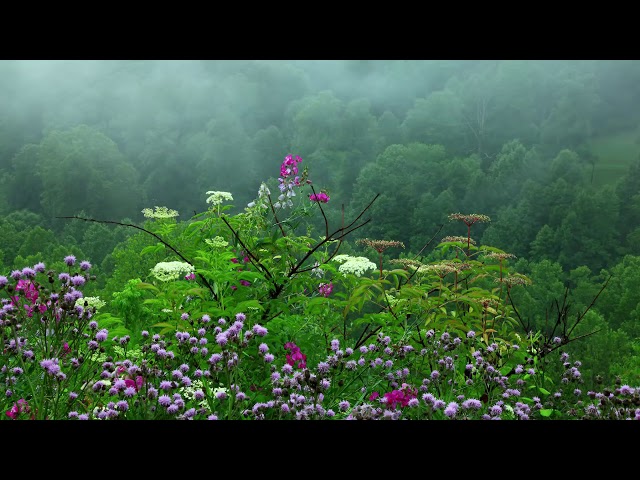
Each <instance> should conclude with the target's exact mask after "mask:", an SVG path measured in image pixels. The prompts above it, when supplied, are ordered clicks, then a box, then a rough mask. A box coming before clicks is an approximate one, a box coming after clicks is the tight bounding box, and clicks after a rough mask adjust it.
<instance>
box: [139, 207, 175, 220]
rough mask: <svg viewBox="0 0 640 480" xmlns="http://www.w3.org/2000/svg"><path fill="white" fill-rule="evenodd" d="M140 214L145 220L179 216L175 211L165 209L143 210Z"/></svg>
mask: <svg viewBox="0 0 640 480" xmlns="http://www.w3.org/2000/svg"><path fill="white" fill-rule="evenodd" d="M142 214H143V215H144V216H145V217H146V218H173V217H177V216H178V215H179V214H178V212H177V211H176V210H171V209H169V208H167V207H156V209H155V211H154V210H153V209H151V208H143V209H142Z"/></svg>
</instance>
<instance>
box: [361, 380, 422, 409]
mask: <svg viewBox="0 0 640 480" xmlns="http://www.w3.org/2000/svg"><path fill="white" fill-rule="evenodd" d="M379 396H380V394H379V393H378V392H373V393H372V394H371V396H370V397H369V400H370V401H373V400H375V399H376V398H378V397H379ZM417 397H418V390H417V389H415V388H412V387H411V386H410V385H408V384H406V383H403V384H402V388H400V389H398V390H392V391H390V392H387V393H385V394H384V395H383V398H384V401H385V403H386V405H387V408H389V409H390V410H395V409H396V407H397V406H398V405H399V406H401V407H406V406H407V405H409V402H410V401H411V400H412V399H414V398H417Z"/></svg>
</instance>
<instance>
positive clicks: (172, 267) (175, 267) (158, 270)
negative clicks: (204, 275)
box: [151, 262, 195, 282]
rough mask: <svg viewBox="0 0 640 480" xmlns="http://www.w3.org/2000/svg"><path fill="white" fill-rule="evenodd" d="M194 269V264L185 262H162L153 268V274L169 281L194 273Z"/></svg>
mask: <svg viewBox="0 0 640 480" xmlns="http://www.w3.org/2000/svg"><path fill="white" fill-rule="evenodd" d="M194 270H195V269H194V268H193V265H189V264H188V263H185V262H160V263H157V264H156V266H155V267H153V268H152V269H151V274H152V275H153V276H154V277H156V278H157V279H158V280H160V281H161V282H168V281H171V280H176V279H177V278H179V277H181V276H184V275H188V274H190V273H194Z"/></svg>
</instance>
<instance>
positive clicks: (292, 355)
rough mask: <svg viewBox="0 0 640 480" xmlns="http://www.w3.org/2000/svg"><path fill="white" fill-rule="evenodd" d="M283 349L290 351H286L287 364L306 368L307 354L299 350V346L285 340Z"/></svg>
mask: <svg viewBox="0 0 640 480" xmlns="http://www.w3.org/2000/svg"><path fill="white" fill-rule="evenodd" d="M284 349H285V350H289V351H290V352H289V353H287V364H289V365H291V366H292V367H293V366H295V367H296V368H307V356H306V355H305V354H304V353H302V352H301V351H300V347H298V346H297V345H296V344H295V343H293V342H287V343H285V344H284Z"/></svg>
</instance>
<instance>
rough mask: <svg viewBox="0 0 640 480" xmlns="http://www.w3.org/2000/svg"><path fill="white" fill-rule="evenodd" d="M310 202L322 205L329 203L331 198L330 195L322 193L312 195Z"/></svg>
mask: <svg viewBox="0 0 640 480" xmlns="http://www.w3.org/2000/svg"><path fill="white" fill-rule="evenodd" d="M309 200H311V201H312V202H322V203H327V202H328V201H329V200H330V198H329V195H327V194H326V193H324V192H320V193H312V194H311V195H309Z"/></svg>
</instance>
